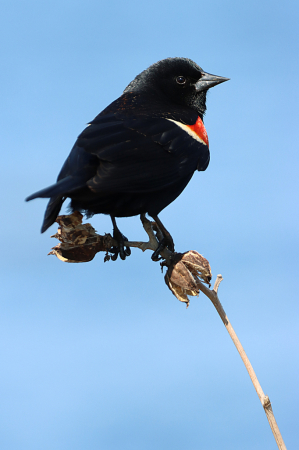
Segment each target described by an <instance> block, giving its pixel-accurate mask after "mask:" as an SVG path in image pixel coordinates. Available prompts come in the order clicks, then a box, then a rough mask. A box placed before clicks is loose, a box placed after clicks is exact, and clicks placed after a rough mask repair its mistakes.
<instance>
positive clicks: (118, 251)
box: [110, 216, 131, 261]
mask: <svg viewBox="0 0 299 450" xmlns="http://www.w3.org/2000/svg"><path fill="white" fill-rule="evenodd" d="M110 217H111V220H112V223H113V239H115V240H116V241H117V244H118V246H117V247H112V248H111V249H110V252H111V253H114V255H113V256H112V257H111V259H112V260H113V261H115V260H116V259H117V257H118V255H119V256H120V258H121V259H123V260H124V259H126V257H127V256H130V254H131V249H130V247H126V248H125V245H124V242H125V241H127V240H128V238H126V236H124V235H123V234H122V233H121V232H120V230H119V228H118V226H117V225H116V220H115V217H114V216H110Z"/></svg>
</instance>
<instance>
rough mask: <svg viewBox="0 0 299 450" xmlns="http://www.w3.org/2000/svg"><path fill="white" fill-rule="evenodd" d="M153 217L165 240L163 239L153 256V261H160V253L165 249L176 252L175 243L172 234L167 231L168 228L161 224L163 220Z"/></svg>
mask: <svg viewBox="0 0 299 450" xmlns="http://www.w3.org/2000/svg"><path fill="white" fill-rule="evenodd" d="M151 217H152V218H153V219H154V221H155V222H156V224H157V226H158V228H159V230H160V231H161V233H162V234H163V239H161V241H160V242H159V245H158V248H157V249H156V251H155V252H154V253H153V254H152V260H153V261H158V260H159V259H160V258H159V253H160V252H161V251H162V250H163V249H164V248H165V247H167V248H168V249H169V250H170V251H171V252H174V242H173V239H172V237H171V234H170V233H169V231H168V230H166V228H165V227H164V225H163V223H162V222H161V220H160V219H159V217H158V216H151Z"/></svg>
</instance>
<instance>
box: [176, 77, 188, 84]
mask: <svg viewBox="0 0 299 450" xmlns="http://www.w3.org/2000/svg"><path fill="white" fill-rule="evenodd" d="M176 82H177V83H178V84H185V83H186V78H185V77H183V76H182V75H180V76H179V77H177V79H176Z"/></svg>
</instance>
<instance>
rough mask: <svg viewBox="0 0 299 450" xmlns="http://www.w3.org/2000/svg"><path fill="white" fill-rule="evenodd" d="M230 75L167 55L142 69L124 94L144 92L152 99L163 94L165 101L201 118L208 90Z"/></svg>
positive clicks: (189, 60) (186, 59)
mask: <svg viewBox="0 0 299 450" xmlns="http://www.w3.org/2000/svg"><path fill="white" fill-rule="evenodd" d="M227 80H229V78H224V77H219V76H217V75H211V74H209V73H206V72H204V71H203V69H202V68H201V67H199V66H198V65H197V64H196V63H195V62H193V61H192V60H191V59H188V58H167V59H163V60H161V61H158V62H157V63H155V64H153V65H151V66H150V67H149V68H148V69H146V70H144V71H143V72H141V73H140V74H139V75H137V77H136V78H135V79H134V80H133V81H132V82H131V83H130V84H129V85H128V86H127V87H126V89H125V91H124V93H127V92H134V93H139V94H145V93H146V95H147V96H149V97H152V98H153V99H157V96H160V97H162V99H164V100H165V97H166V98H167V100H168V102H171V103H175V104H177V105H182V106H188V107H191V108H192V109H193V110H195V111H196V112H197V113H198V114H199V115H200V116H201V117H202V116H203V115H204V113H205V110H206V94H207V91H208V89H210V88H211V87H213V86H216V84H219V83H223V82H224V81H227Z"/></svg>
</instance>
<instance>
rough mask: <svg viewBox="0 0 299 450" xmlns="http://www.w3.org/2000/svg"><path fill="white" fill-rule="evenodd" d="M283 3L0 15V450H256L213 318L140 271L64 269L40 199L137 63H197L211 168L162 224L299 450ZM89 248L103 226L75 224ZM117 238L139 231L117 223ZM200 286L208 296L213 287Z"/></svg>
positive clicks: (261, 423) (293, 191)
mask: <svg viewBox="0 0 299 450" xmlns="http://www.w3.org/2000/svg"><path fill="white" fill-rule="evenodd" d="M298 9H299V6H298V3H297V2H295V1H286V2H278V1H269V0H268V1H265V2H260V1H256V0H253V1H251V2H240V1H236V0H231V1H223V0H222V1H221V0H210V1H209V2H207V1H205V2H203V1H194V0H190V1H189V2H173V1H166V0H159V1H157V0H153V1H151V2H148V1H146V2H145V1H141V0H138V1H137V0H136V1H133V0H128V1H127V2H120V1H115V0H111V1H109V2H103V1H95V0H84V1H83V0H75V1H63V0H60V1H57V0H53V1H51V2H50V1H48V0H46V1H42V2H41V1H30V0H27V1H21V0H19V1H16V2H12V1H8V0H4V1H3V2H2V7H1V17H0V25H1V26H0V34H1V71H0V81H1V83H0V86H1V91H2V92H1V108H0V114H1V124H2V133H1V149H2V152H1V163H2V174H1V211H2V220H1V229H2V231H1V238H2V239H1V240H2V243H1V261H0V264H1V275H0V276H1V301H0V361H1V371H0V404H1V408H0V448H1V449H3V450H41V449H42V450H53V449H55V450H81V449H84V450H85V449H88V450H116V449H117V450H118V449H122V450H140V449H142V450H152V449H155V450H166V449H172V450H197V449H204V450H205V449H209V450H214V449H215V450H216V449H219V448H221V449H229V450H235V449H237V450H239V449H242V450H247V449H248V450H249V449H250V450H251V449H253V448H254V449H261V450H268V449H269V450H270V449H274V448H276V447H275V446H276V444H275V441H274V438H273V436H272V434H271V431H270V427H269V425H268V422H267V420H266V416H265V414H264V412H263V409H262V407H261V405H260V403H259V400H258V397H257V395H256V393H255V391H254V388H253V387H252V384H251V382H250V379H249V377H248V374H247V372H246V370H245V368H244V366H243V364H242V362H241V360H240V358H239V356H238V354H237V352H236V350H235V348H234V346H233V343H232V342H231V340H230V338H229V336H228V334H227V332H226V330H225V328H224V326H223V325H222V323H221V321H220V319H219V317H218V315H217V314H216V311H215V310H214V309H213V306H212V305H211V304H210V302H209V301H208V300H207V299H206V298H205V297H204V296H203V295H200V296H199V298H193V299H192V301H191V304H190V307H189V309H188V310H186V309H185V306H184V305H183V304H181V303H180V302H179V301H178V300H176V299H175V297H174V296H173V295H172V294H171V293H170V291H168V289H167V287H166V286H165V285H164V280H163V275H162V274H161V272H160V267H159V264H157V263H156V264H154V263H153V262H151V260H150V253H149V252H146V253H144V254H142V253H141V252H140V251H138V250H133V251H132V256H131V257H130V258H129V259H128V260H127V261H125V262H123V261H117V262H115V263H113V262H108V263H105V264H104V263H103V255H102V254H99V255H98V256H97V257H96V258H95V259H94V260H93V261H92V262H90V263H87V264H65V263H62V262H60V261H58V260H57V259H56V258H55V257H54V256H47V253H48V252H49V250H50V248H51V247H52V246H53V245H55V243H56V241H54V239H50V236H51V234H54V233H55V230H56V228H55V226H53V227H52V228H51V229H50V230H48V231H47V232H46V233H45V234H44V235H40V233H39V230H40V225H41V221H42V217H43V213H44V209H45V206H46V201H45V200H41V199H39V200H35V201H34V202H31V203H29V204H28V203H25V202H24V198H25V197H26V196H27V195H29V194H31V193H32V192H34V191H36V190H38V189H41V188H43V187H45V186H47V185H49V184H52V183H53V182H54V181H55V179H56V176H57V173H58V171H59V169H60V167H61V165H62V163H63V161H64V159H65V157H66V156H67V154H68V152H69V150H70V148H71V147H72V145H73V143H74V141H75V139H76V137H77V135H78V134H79V133H80V132H81V131H82V129H83V128H84V126H85V124H86V123H87V122H88V121H89V120H91V119H93V118H94V116H95V115H96V114H98V113H99V112H100V111H101V110H102V109H103V108H104V107H105V106H107V105H108V104H109V103H110V102H111V101H113V100H114V99H116V98H117V97H118V96H119V95H120V94H121V93H122V91H123V89H124V88H125V87H126V85H127V84H128V83H129V82H130V81H131V80H132V79H133V78H134V77H135V75H137V74H138V73H139V72H140V71H142V70H143V69H145V68H146V67H148V66H149V65H150V64H152V63H154V62H156V61H158V60H159V59H163V58H165V57H169V56H184V57H189V58H191V59H193V60H194V61H196V62H197V63H198V64H199V65H200V66H202V67H203V69H204V70H205V71H207V72H210V73H214V74H217V75H221V76H225V77H229V78H230V79H231V81H229V82H227V83H224V84H222V85H220V86H217V87H215V88H213V89H211V91H210V93H209V95H208V101H207V105H208V110H207V115H206V119H205V125H206V128H207V131H208V135H209V140H210V150H211V162H210V166H209V167H208V169H207V171H206V172H204V173H197V174H195V175H194V177H193V179H192V181H191V183H190V184H189V186H188V187H187V189H186V190H185V191H184V193H183V194H182V195H181V197H180V198H179V199H177V200H176V201H175V202H174V203H173V204H172V205H170V206H169V207H168V208H167V209H166V210H165V211H163V212H162V213H161V220H163V222H164V223H165V225H166V226H167V228H169V229H170V230H171V232H172V235H173V237H174V239H175V243H176V249H177V250H178V251H186V250H189V249H194V250H197V251H199V252H200V253H202V254H203V255H204V256H205V257H206V258H207V259H208V260H209V261H210V263H211V267H212V272H213V275H214V279H215V276H216V275H217V273H221V274H222V275H223V277H224V281H223V283H222V284H221V287H220V291H219V294H220V299H221V301H222V303H223V305H224V308H225V310H226V312H227V315H228V317H229V318H230V320H231V322H232V324H233V326H234V327H235V329H236V332H237V334H238V335H239V338H240V340H241V342H242V344H243V345H244V347H245V350H246V351H247V353H248V356H249V358H250V359H251V362H252V364H253V367H254V369H255V370H256V373H257V376H258V377H259V380H260V382H261V385H262V388H263V389H264V392H265V393H266V394H268V395H269V397H270V400H271V401H272V406H273V409H274V412H275V415H276V418H277V422H278V425H279V427H280V429H281V432H282V435H283V437H284V440H285V443H286V446H287V447H288V448H289V449H291V448H293V449H295V448H299V437H298V412H297V407H296V402H298V400H299V399H298V375H299V370H298V369H299V364H298V338H299V336H298V334H299V333H298V288H297V285H298V271H299V267H298V262H299V258H298V221H299V220H298V219H299V217H298V184H299V183H298V160H299V158H298V73H299V71H298V69H299V67H298ZM91 223H92V224H93V226H94V227H95V228H96V229H97V230H98V232H99V233H104V232H110V231H111V224H110V220H109V218H107V217H104V216H96V217H94V218H93V219H92V220H91ZM119 223H120V228H121V230H122V231H123V232H124V233H125V234H126V235H127V236H128V237H129V238H130V239H132V240H137V239H142V238H143V237H145V236H144V232H143V230H142V228H141V226H140V222H139V219H138V218H130V219H122V220H120V222H119ZM214 279H213V281H214Z"/></svg>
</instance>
